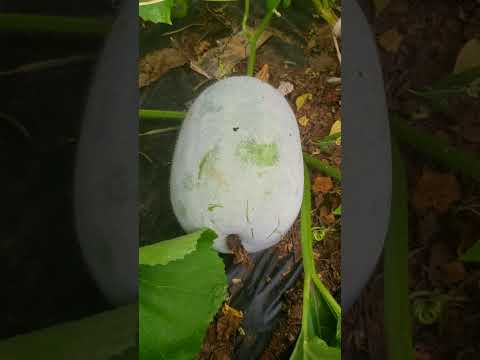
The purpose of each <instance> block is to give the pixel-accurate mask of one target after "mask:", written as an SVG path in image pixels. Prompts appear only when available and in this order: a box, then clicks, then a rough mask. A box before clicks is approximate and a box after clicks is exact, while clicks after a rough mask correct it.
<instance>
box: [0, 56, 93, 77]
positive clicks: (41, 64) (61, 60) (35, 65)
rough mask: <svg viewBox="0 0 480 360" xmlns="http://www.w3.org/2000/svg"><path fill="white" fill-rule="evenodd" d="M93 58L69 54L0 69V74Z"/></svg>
mask: <svg viewBox="0 0 480 360" xmlns="http://www.w3.org/2000/svg"><path fill="white" fill-rule="evenodd" d="M95 58H96V56H95V55H74V56H69V57H65V58H57V59H49V60H45V61H38V62H34V63H30V64H24V65H20V66H18V67H16V68H15V69H12V70H7V71H1V72H0V76H9V75H15V74H22V73H28V72H33V71H41V70H46V69H50V68H55V67H60V66H65V65H69V64H72V63H78V62H82V61H88V60H93V59H95Z"/></svg>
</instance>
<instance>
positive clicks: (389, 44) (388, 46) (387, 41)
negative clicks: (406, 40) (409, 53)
mask: <svg viewBox="0 0 480 360" xmlns="http://www.w3.org/2000/svg"><path fill="white" fill-rule="evenodd" d="M402 41H403V36H402V35H401V34H400V33H399V32H398V31H397V30H396V29H390V30H388V31H386V32H384V33H383V34H381V35H380V36H379V37H378V43H379V44H380V46H381V47H382V48H383V49H384V50H385V51H388V52H390V53H393V54H396V53H397V52H398V49H400V45H401V44H402Z"/></svg>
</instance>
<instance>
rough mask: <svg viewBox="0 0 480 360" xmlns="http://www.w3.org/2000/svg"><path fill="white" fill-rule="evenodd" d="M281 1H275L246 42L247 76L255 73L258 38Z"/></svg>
mask: <svg viewBox="0 0 480 360" xmlns="http://www.w3.org/2000/svg"><path fill="white" fill-rule="evenodd" d="M280 1H281V0H277V2H276V4H275V6H274V7H272V8H271V9H270V10H269V11H268V12H267V15H265V17H264V18H263V20H262V22H261V23H260V25H259V26H258V28H257V29H256V30H255V33H254V34H253V36H251V37H250V38H249V40H248V44H249V52H248V64H247V75H248V76H253V73H254V71H255V61H256V58H257V41H258V39H259V38H260V35H262V33H263V32H264V31H265V29H266V27H267V25H268V23H269V22H270V20H271V19H272V16H273V13H274V12H275V9H276V8H277V7H278V5H279V4H280Z"/></svg>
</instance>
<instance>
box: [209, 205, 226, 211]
mask: <svg viewBox="0 0 480 360" xmlns="http://www.w3.org/2000/svg"><path fill="white" fill-rule="evenodd" d="M216 208H223V205H220V204H208V211H213V210H215V209H216Z"/></svg>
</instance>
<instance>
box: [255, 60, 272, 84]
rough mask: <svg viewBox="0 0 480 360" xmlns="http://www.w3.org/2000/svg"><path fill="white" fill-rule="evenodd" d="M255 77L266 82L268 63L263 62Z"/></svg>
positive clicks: (268, 76) (268, 75) (268, 77)
mask: <svg viewBox="0 0 480 360" xmlns="http://www.w3.org/2000/svg"><path fill="white" fill-rule="evenodd" d="M255 77H256V78H257V79H258V80H262V81H265V82H268V79H270V72H269V67H268V64H264V65H263V66H262V68H261V69H260V71H259V72H258V73H257V74H256V75H255Z"/></svg>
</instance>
